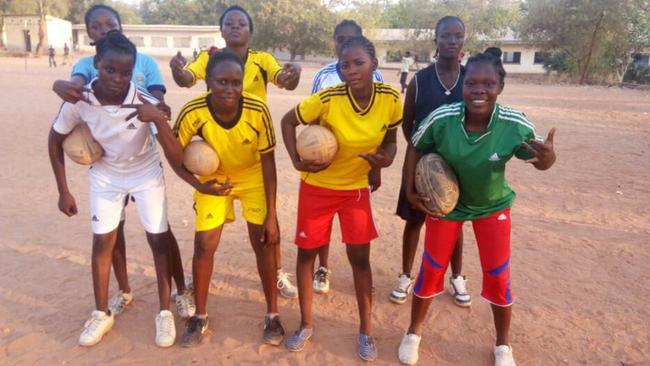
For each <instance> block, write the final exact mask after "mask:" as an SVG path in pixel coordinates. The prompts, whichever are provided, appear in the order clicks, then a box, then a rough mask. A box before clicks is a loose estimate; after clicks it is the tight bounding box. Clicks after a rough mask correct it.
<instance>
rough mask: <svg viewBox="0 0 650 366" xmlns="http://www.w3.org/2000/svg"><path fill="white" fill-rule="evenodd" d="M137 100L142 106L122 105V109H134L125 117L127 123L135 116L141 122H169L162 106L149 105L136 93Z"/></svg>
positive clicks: (148, 102)
mask: <svg viewBox="0 0 650 366" xmlns="http://www.w3.org/2000/svg"><path fill="white" fill-rule="evenodd" d="M138 99H139V100H140V101H141V102H142V104H122V106H121V107H122V108H134V109H135V111H134V112H133V113H131V114H129V115H128V116H126V118H125V119H124V120H125V121H128V120H130V119H131V118H133V117H135V116H138V119H139V120H140V121H142V122H153V123H166V122H167V121H169V113H166V112H165V108H164V106H162V107H159V106H157V105H153V104H151V102H150V101H149V100H147V99H146V98H144V97H143V96H142V94H140V93H138Z"/></svg>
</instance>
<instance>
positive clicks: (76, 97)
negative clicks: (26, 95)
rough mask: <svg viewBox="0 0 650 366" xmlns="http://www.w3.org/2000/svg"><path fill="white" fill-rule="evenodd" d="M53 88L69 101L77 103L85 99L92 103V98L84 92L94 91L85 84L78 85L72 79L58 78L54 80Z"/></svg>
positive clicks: (57, 93)
mask: <svg viewBox="0 0 650 366" xmlns="http://www.w3.org/2000/svg"><path fill="white" fill-rule="evenodd" d="M52 90H54V92H55V93H56V95H58V96H59V97H61V99H63V100H64V101H66V102H68V103H72V104H75V103H77V102H79V101H84V102H86V103H88V104H90V100H89V99H88V97H87V96H86V95H84V93H92V90H91V89H88V88H86V87H85V86H81V85H77V84H75V83H73V82H71V81H65V80H57V81H55V82H54V85H53V86H52Z"/></svg>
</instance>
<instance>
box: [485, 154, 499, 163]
mask: <svg viewBox="0 0 650 366" xmlns="http://www.w3.org/2000/svg"><path fill="white" fill-rule="evenodd" d="M488 160H490V161H500V160H501V158H500V157H499V155H497V153H494V154H492V156H490V159H488Z"/></svg>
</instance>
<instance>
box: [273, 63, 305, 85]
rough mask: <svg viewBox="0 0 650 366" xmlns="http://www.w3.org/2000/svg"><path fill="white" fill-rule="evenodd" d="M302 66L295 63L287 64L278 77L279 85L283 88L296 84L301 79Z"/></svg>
mask: <svg viewBox="0 0 650 366" xmlns="http://www.w3.org/2000/svg"><path fill="white" fill-rule="evenodd" d="M300 72H301V68H300V65H298V64H294V63H286V64H284V66H283V67H282V71H280V73H279V74H278V76H277V82H278V84H280V85H282V86H283V87H284V86H286V85H289V84H292V83H294V82H295V81H296V80H297V79H298V78H299V77H300Z"/></svg>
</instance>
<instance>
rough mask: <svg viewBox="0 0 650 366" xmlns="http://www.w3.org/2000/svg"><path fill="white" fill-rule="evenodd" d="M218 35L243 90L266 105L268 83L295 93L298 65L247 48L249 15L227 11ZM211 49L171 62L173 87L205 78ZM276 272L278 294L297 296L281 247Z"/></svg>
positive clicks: (250, 26)
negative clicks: (239, 68) (239, 64)
mask: <svg viewBox="0 0 650 366" xmlns="http://www.w3.org/2000/svg"><path fill="white" fill-rule="evenodd" d="M219 26H220V27H221V35H222V36H223V38H224V40H225V41H226V48H227V49H228V50H229V51H231V52H233V53H235V54H236V55H238V56H239V57H241V59H242V60H244V91H245V92H247V93H251V94H254V95H256V96H258V97H260V98H261V99H262V100H263V101H264V102H266V86H267V84H268V83H269V82H271V83H273V84H275V85H276V86H277V87H279V88H285V89H287V90H294V89H296V87H297V86H298V82H299V81H300V66H299V65H298V64H293V63H286V64H285V65H284V67H282V66H280V64H279V63H278V61H277V60H276V59H275V57H273V55H271V54H269V53H267V52H264V51H255V50H251V49H249V48H248V43H249V42H250V40H251V36H252V34H253V20H252V19H251V17H250V15H249V14H248V12H247V11H246V10H245V9H244V8H242V7H240V6H237V5H234V6H230V7H229V8H227V9H226V10H225V11H224V12H223V13H222V14H221V18H220V19H219ZM216 50H217V49H216V48H215V47H213V48H211V49H209V50H206V51H202V52H201V53H199V55H198V56H197V57H196V59H195V60H194V61H193V62H192V63H190V64H186V63H187V62H186V60H185V58H183V56H181V55H180V54H178V55H177V56H176V57H174V58H173V59H172V60H171V62H170V67H171V69H172V75H173V76H174V81H176V84H178V85H179V86H182V87H186V88H189V87H191V86H193V85H194V84H195V83H196V82H197V81H198V80H203V79H205V74H206V72H205V70H206V66H207V65H208V60H209V59H210V55H212V54H213V53H214V52H216ZM275 257H276V261H277V267H278V273H277V280H278V281H277V286H278V289H279V290H280V294H281V295H282V296H284V297H287V298H296V297H298V293H297V291H296V288H295V286H293V284H292V283H291V282H290V281H289V278H288V274H287V273H285V272H283V271H282V261H281V256H280V246H278V247H277V248H276V253H275Z"/></svg>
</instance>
